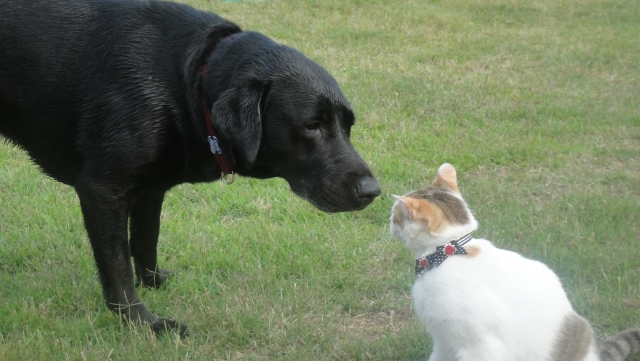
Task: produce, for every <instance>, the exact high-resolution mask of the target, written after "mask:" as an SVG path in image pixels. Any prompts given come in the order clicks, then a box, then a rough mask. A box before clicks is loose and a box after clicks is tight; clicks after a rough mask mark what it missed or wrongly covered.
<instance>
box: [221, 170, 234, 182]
mask: <svg viewBox="0 0 640 361" xmlns="http://www.w3.org/2000/svg"><path fill="white" fill-rule="evenodd" d="M220 179H222V183H224V184H226V185H230V184H232V183H233V182H234V181H235V180H236V174H235V173H233V172H231V173H229V174H226V173H225V172H222V176H221V177H220Z"/></svg>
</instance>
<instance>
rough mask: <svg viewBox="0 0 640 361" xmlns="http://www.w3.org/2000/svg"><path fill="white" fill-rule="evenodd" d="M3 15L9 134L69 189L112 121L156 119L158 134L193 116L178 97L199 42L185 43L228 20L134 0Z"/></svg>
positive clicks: (22, 0)
mask: <svg viewBox="0 0 640 361" xmlns="http://www.w3.org/2000/svg"><path fill="white" fill-rule="evenodd" d="M43 9H44V11H43ZM0 19H1V21H0V84H2V86H0V133H1V134H3V135H5V136H6V137H8V138H9V139H10V140H11V141H13V142H15V143H16V144H18V145H20V146H21V147H22V148H24V149H25V150H26V151H27V152H28V153H29V155H30V156H31V157H32V158H33V159H34V160H35V161H36V163H38V165H40V166H41V167H42V169H43V170H44V171H45V172H46V173H48V174H49V175H51V176H53V177H54V178H55V179H57V180H59V181H62V182H64V183H67V184H70V185H73V184H74V180H75V178H76V176H77V173H78V172H79V169H80V167H81V164H82V161H83V154H85V153H86V152H91V151H92V150H91V149H89V148H90V147H92V146H93V145H94V144H96V143H97V142H96V141H95V140H96V137H102V136H104V134H105V133H108V130H107V129H106V128H105V127H106V126H107V125H106V123H105V122H104V120H105V119H106V120H107V121H108V122H110V123H111V125H112V126H113V125H114V124H116V123H118V124H119V126H122V125H123V124H128V122H130V121H131V118H134V117H135V118H137V120H136V121H135V125H131V126H135V127H137V128H140V127H141V125H144V123H145V119H149V120H151V119H153V121H154V128H156V129H157V128H158V127H161V128H162V127H164V126H165V125H168V124H169V123H175V122H174V121H169V119H172V120H173V119H175V117H176V116H178V117H187V116H188V115H187V112H188V111H187V109H185V107H184V104H183V103H182V102H178V101H176V100H177V99H180V95H179V94H180V92H184V89H183V87H184V81H183V79H182V78H180V75H181V74H182V73H181V72H180V71H179V69H176V68H179V67H181V66H182V64H181V61H183V58H182V56H183V55H184V53H185V51H186V50H185V49H186V48H187V47H189V46H191V44H189V43H188V42H185V41H184V40H185V39H188V38H189V37H191V36H192V35H193V33H195V32H199V31H202V32H204V30H206V29H207V27H210V26H211V24H215V23H222V22H226V20H223V19H222V18H219V17H217V16H216V15H214V14H211V13H206V12H201V11H198V10H195V9H193V8H191V7H188V6H184V5H181V4H175V3H169V2H161V1H130V0H126V1H123V0H97V1H87V0H56V1H52V0H5V1H4V2H3V4H2V6H0ZM140 89H148V90H149V91H148V92H146V93H142V92H140ZM116 107H120V109H115V108H116ZM122 108H131V111H127V112H123V111H122ZM110 114H113V118H112V119H110ZM124 115H126V119H124V117H123V116H124ZM94 118H101V119H102V122H100V123H98V122H93V121H92V119H94ZM163 120H164V121H165V122H166V123H165V124H162V125H161V124H160V123H161V122H162V121H163ZM174 130H175V129H172V130H171V131H174ZM120 139H121V140H122V141H124V140H126V139H124V138H122V135H121V138H120ZM130 144H132V143H131V142H130ZM133 150H135V149H133ZM122 151H126V150H125V149H123V150H122Z"/></svg>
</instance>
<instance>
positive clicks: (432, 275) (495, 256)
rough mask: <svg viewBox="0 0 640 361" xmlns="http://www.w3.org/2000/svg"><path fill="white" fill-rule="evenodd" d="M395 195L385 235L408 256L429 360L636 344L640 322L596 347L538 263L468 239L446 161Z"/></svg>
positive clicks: (569, 358)
mask: <svg viewBox="0 0 640 361" xmlns="http://www.w3.org/2000/svg"><path fill="white" fill-rule="evenodd" d="M394 197H395V198H396V199H397V200H396V202H395V203H394V205H393V207H392V212H391V217H390V219H389V220H390V222H391V226H390V232H391V235H392V236H394V237H395V238H397V239H399V240H400V241H401V242H402V243H403V244H404V245H405V246H406V247H407V248H408V249H410V250H411V251H412V252H413V253H414V254H415V256H416V282H415V284H414V286H413V289H412V297H413V301H414V308H415V312H416V314H417V316H418V317H419V319H420V320H421V321H422V323H423V324H424V326H425V328H426V330H427V331H428V332H429V333H430V334H431V335H432V337H433V342H434V347H433V352H432V354H431V356H430V357H429V361H529V360H530V361H598V360H602V361H605V360H606V361H621V360H624V359H625V358H626V357H627V355H629V354H630V353H633V352H637V351H640V329H630V330H627V331H623V332H620V333H618V334H616V335H614V336H611V337H610V338H608V339H606V340H604V342H602V343H600V344H598V343H597V342H596V339H595V336H594V332H593V329H592V328H591V326H590V325H589V323H588V322H587V321H586V320H585V319H584V318H582V317H581V316H579V315H578V314H577V313H576V312H575V311H573V309H572V307H571V304H570V303H569V300H568V298H567V295H566V294H565V292H564V290H563V288H562V285H561V283H560V280H559V279H558V277H557V276H556V275H555V273H553V271H551V270H550V269H549V268H548V267H547V266H546V265H544V264H543V263H540V262H537V261H534V260H530V259H527V258H524V257H522V256H521V255H519V254H517V253H515V252H511V251H507V250H503V249H499V248H496V247H495V246H493V244H491V242H489V241H487V240H485V239H474V238H472V237H471V232H473V231H475V230H476V229H477V228H478V222H477V221H476V219H475V218H474V215H473V213H472V212H471V210H470V209H469V207H468V206H467V203H466V202H465V201H464V200H463V199H462V196H461V194H460V190H459V189H458V184H457V176H456V170H455V168H454V167H453V166H451V165H450V164H448V163H445V164H443V165H442V166H440V168H439V169H438V174H437V176H436V179H435V181H434V182H433V184H431V186H428V187H426V188H423V189H421V190H418V191H415V192H411V193H409V194H407V195H405V196H394Z"/></svg>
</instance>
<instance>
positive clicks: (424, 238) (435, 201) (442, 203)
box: [389, 163, 478, 256]
mask: <svg viewBox="0 0 640 361" xmlns="http://www.w3.org/2000/svg"><path fill="white" fill-rule="evenodd" d="M394 197H395V198H396V199H397V201H396V202H395V203H394V205H393V207H392V208H391V217H390V218H389V220H390V222H391V226H390V232H391V235H392V236H394V237H395V238H397V239H398V240H400V241H401V242H402V243H403V244H404V245H405V246H406V247H407V248H409V249H410V250H411V251H413V252H414V253H415V254H416V255H418V256H419V255H421V254H423V253H425V252H426V251H427V249H429V248H431V247H435V246H437V245H440V244H444V243H446V242H448V241H451V240H452V239H456V238H459V237H461V236H463V235H465V234H467V233H469V232H471V231H473V230H475V229H476V228H477V227H478V223H477V222H476V220H475V218H474V217H473V214H472V213H471V211H470V210H469V208H468V207H467V204H466V203H465V202H464V200H463V199H462V196H461V195H460V190H459V189H458V185H457V178H456V170H455V168H453V166H452V165H450V164H448V163H445V164H443V165H442V166H440V168H439V169H438V174H437V175H436V179H435V181H434V182H433V183H432V184H431V185H430V186H428V187H426V188H423V189H421V190H418V191H415V192H411V193H409V194H407V195H405V196H394Z"/></svg>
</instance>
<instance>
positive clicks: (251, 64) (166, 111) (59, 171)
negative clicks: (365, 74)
mask: <svg viewBox="0 0 640 361" xmlns="http://www.w3.org/2000/svg"><path fill="white" fill-rule="evenodd" d="M205 119H211V121H206V120H205ZM353 123H354V115H353V112H352V110H351V106H350V105H349V102H348V101H347V99H346V98H345V96H344V95H343V94H342V92H341V91H340V88H339V87H338V84H337V83H336V82H335V80H334V79H333V78H332V77H331V76H330V75H329V74H328V73H327V72H326V71H325V70H324V69H322V68H321V67H320V66H319V65H317V64H315V63H314V62H312V61H311V60H309V59H307V58H306V57H304V56H303V55H302V54H301V53H299V52H298V51H296V50H294V49H291V48H289V47H286V46H283V45H279V44H276V43H275V42H273V41H271V40H270V39H269V38H267V37H265V36H263V35H261V34H258V33H253V32H242V31H241V29H240V28H239V27H238V26H236V25H235V24H233V23H231V22H229V21H227V20H225V19H222V18H220V17H218V16H217V15H214V14H211V13H207V12H203V11H198V10H195V9H193V8H191V7H188V6H185V5H181V4H175V3H170V2H161V1H136V0H4V1H3V2H2V5H1V6H0V133H2V134H4V135H5V136H6V137H7V138H8V139H10V141H12V142H14V143H15V144H17V145H19V146H20V147H22V148H23V149H25V150H26V151H27V152H28V153H29V155H30V156H31V158H32V159H33V160H34V161H35V162H36V163H37V164H38V165H39V166H40V167H41V168H42V170H43V171H44V172H45V173H47V174H48V175H50V176H51V177H53V178H55V179H56V180H58V181H60V182H63V183H65V184H68V185H71V186H73V187H74V188H75V190H76V192H77V193H78V197H79V199H80V206H81V208H82V213H83V215H84V221H85V226H86V229H87V232H88V234H89V238H90V240H91V246H92V248H93V252H94V256H95V260H96V263H97V267H98V271H99V274H100V280H101V282H102V287H103V292H104V297H105V300H106V303H107V305H108V307H109V308H110V309H111V310H113V311H115V312H118V313H121V314H122V315H123V316H124V318H125V319H127V320H131V321H133V322H141V323H146V324H149V325H150V326H151V327H152V329H153V330H154V331H156V332H161V331H163V330H165V329H167V328H169V329H175V330H177V331H179V332H184V331H185V330H186V327H185V326H184V325H181V324H179V323H177V322H175V321H170V320H166V319H161V318H158V317H156V316H155V315H153V314H152V313H151V312H149V311H148V310H147V308H146V307H145V306H144V305H143V304H142V303H141V300H140V298H139V297H138V295H137V293H136V291H135V288H134V273H133V269H132V266H131V262H130V259H129V257H133V261H134V265H135V274H136V277H137V280H138V284H142V285H145V286H150V287H158V286H159V285H161V284H162V283H163V282H164V281H165V279H166V277H167V274H168V272H167V271H165V270H163V269H160V268H159V267H158V265H157V257H156V245H157V242H158V232H159V228H160V211H161V208H162V201H163V197H164V194H165V192H166V191H167V190H169V189H170V188H171V187H173V186H175V185H177V184H180V183H184V182H190V183H195V182H209V181H214V180H218V179H220V178H221V170H222V171H224V172H225V173H231V172H235V173H237V174H240V175H243V176H248V177H256V178H269V177H282V178H284V179H285V180H287V182H288V183H289V185H290V186H291V189H292V190H293V191H294V192H295V193H296V194H298V195H300V196H301V197H303V198H304V199H306V200H308V201H309V202H311V203H312V204H313V205H314V206H316V207H317V208H319V209H321V210H324V211H327V212H340V211H352V210H360V209H363V208H364V207H366V206H367V205H368V204H369V203H371V202H372V201H373V199H374V198H375V197H376V196H378V195H379V194H380V187H379V185H378V183H377V181H376V180H375V178H374V177H373V175H372V174H371V171H370V170H369V168H368V166H367V165H366V164H365V162H364V161H363V160H362V159H361V158H360V156H359V155H358V154H357V153H356V151H355V150H354V148H353V146H352V145H351V142H350V140H349V136H350V129H351V126H352V125H353ZM211 125H212V127H211ZM207 128H212V129H210V130H208V129H207ZM212 152H213V153H216V154H215V156H212V154H211V153H212ZM230 176H231V175H230V174H227V175H225V176H224V177H225V178H224V179H227V180H228V179H229V178H228V177H230ZM127 227H129V229H127Z"/></svg>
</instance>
